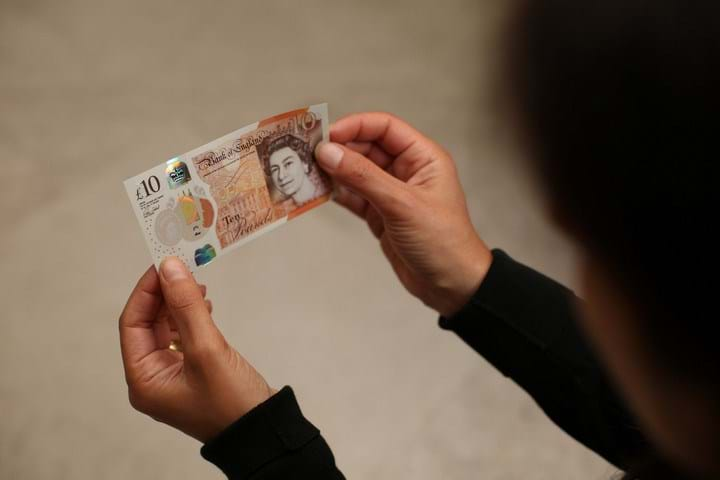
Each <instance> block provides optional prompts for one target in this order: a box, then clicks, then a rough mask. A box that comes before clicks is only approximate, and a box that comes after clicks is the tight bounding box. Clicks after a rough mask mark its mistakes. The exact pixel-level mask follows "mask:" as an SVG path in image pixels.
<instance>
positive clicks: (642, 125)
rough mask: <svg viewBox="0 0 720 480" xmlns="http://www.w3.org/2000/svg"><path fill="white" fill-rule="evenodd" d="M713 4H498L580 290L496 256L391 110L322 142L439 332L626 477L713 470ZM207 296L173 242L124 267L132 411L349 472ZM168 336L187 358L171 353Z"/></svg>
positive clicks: (244, 466)
mask: <svg viewBox="0 0 720 480" xmlns="http://www.w3.org/2000/svg"><path fill="white" fill-rule="evenodd" d="M717 9H718V7H717V6H716V3H713V2H687V1H685V0H666V1H662V2H657V1H653V2H650V1H646V0H605V1H604V2H582V1H578V0H526V1H523V2H520V3H519V6H518V11H517V13H515V14H514V15H513V17H512V18H513V22H512V25H513V26H512V28H511V29H510V30H509V31H510V32H511V35H510V37H509V38H510V40H509V43H508V54H507V58H508V62H507V65H506V71H507V74H506V75H507V80H508V81H507V82H506V84H507V85H508V89H509V93H508V98H509V99H510V104H509V106H510V107H511V109H512V111H513V112H515V115H514V117H515V118H516V120H517V124H518V126H519V131H520V132H521V133H522V134H523V138H524V140H525V145H526V148H527V151H528V158H529V159H530V160H531V162H530V165H531V168H533V169H534V171H535V172H536V174H537V176H538V178H539V180H540V182H541V184H542V185H543V186H544V191H545V197H546V199H547V210H548V212H549V213H550V216H551V218H552V219H554V221H555V222H556V223H557V225H559V226H560V228H561V229H563V231H565V232H566V233H567V235H568V236H569V237H570V238H571V239H573V240H574V241H575V243H576V244H577V245H578V247H579V253H580V262H579V267H580V272H581V277H582V294H583V297H584V299H583V300H579V299H578V298H577V297H576V296H575V295H574V294H573V293H572V292H570V291H569V290H568V289H566V288H565V287H563V286H561V285H559V284H558V283H556V282H554V281H552V280H551V279H549V278H547V277H545V276H543V275H542V274H540V273H538V272H536V271H534V270H532V269H530V268H528V267H526V266H524V265H522V264H520V263H518V262H516V261H515V260H513V259H512V258H511V257H510V256H509V255H508V254H506V253H505V252H503V251H501V250H497V249H495V250H490V249H489V248H488V247H487V246H486V245H485V243H484V242H483V241H482V240H481V238H480V237H479V236H478V234H477V232H476V231H475V229H474V228H473V226H472V224H471V222H470V219H469V215H468V210H467V206H466V201H465V197H464V195H463V192H462V188H461V186H460V182H459V180H458V174H457V171H456V167H455V165H454V163H453V160H452V158H451V157H450V155H449V154H448V153H447V152H446V151H445V150H444V149H443V148H442V147H441V146H439V145H438V144H437V143H435V142H434V141H432V140H430V139H428V138H427V137H425V136H424V135H422V134H421V133H420V132H418V131H417V130H416V129H414V128H413V127H411V126H410V125H408V124H407V123H405V122H404V121H402V120H400V119H398V118H396V117H394V116H392V115H389V114H385V113H362V114H354V115H350V116H348V117H345V118H343V119H340V120H338V121H337V122H336V123H335V124H334V125H333V126H332V128H331V131H330V140H331V142H330V143H324V144H320V145H319V146H318V147H317V149H316V157H317V160H318V162H319V164H320V165H321V167H322V168H323V169H324V170H325V172H327V173H328V174H329V175H330V176H331V177H332V178H333V179H334V181H335V182H336V184H337V185H338V194H337V198H336V200H337V202H338V203H340V204H341V205H343V206H345V207H346V208H347V209H348V210H350V211H351V212H353V213H354V214H356V215H357V216H358V217H360V219H361V220H363V221H365V222H367V224H368V227H369V229H370V231H371V232H372V233H373V234H374V235H375V236H376V237H377V239H378V242H379V245H380V248H381V250H382V252H383V253H384V254H385V256H386V257H387V259H388V262H389V263H390V265H391V266H392V268H393V269H394V271H395V273H396V274H397V277H398V279H399V280H400V282H402V284H403V285H404V286H405V287H406V288H407V290H408V291H410V292H411V293H412V294H413V295H414V296H415V297H417V298H418V299H420V300H421V301H423V302H424V303H425V304H427V305H428V306H430V307H431V308H433V309H434V310H436V311H437V312H438V313H439V314H440V326H441V327H442V328H445V329H448V330H451V331H453V332H455V333H456V334H457V335H458V336H460V338H462V339H463V340H464V341H465V342H466V343H467V344H468V345H469V346H470V347H472V348H473V349H475V350H476V351H477V352H478V353H480V354H481V355H483V356H484V357H485V358H486V359H488V360H489V361H490V362H491V363H492V364H493V365H495V366H496V367H497V368H498V369H499V370H500V371H501V372H503V373H504V374H505V375H507V376H508V377H510V378H512V379H513V380H514V381H515V382H517V383H518V384H519V385H520V386H521V387H522V388H524V389H525V390H526V391H527V392H528V393H530V395H532V396H533V398H534V399H535V400H536V402H537V403H538V404H539V405H540V407H541V408H542V409H543V410H544V411H545V412H546V413H547V415H548V416H549V417H550V418H551V419H552V420H553V421H554V422H555V423H556V424H557V425H559V426H560V427H561V428H562V429H564V430H565V431H566V432H567V433H568V434H570V435H571V436H573V437H574V438H575V439H577V440H578V441H580V442H582V443H583V444H585V445H586V446H588V447H589V448H591V449H592V450H594V451H595V452H597V453H598V454H600V455H601V456H603V457H604V458H606V459H607V460H608V461H609V462H611V463H612V464H614V465H616V466H617V467H619V468H621V469H623V470H625V471H626V478H642V479H650V478H651V479H653V480H656V479H665V478H673V479H696V480H697V479H705V478H718V476H720V382H718V375H717V365H718V357H719V355H720V353H718V348H717V346H716V344H715V340H714V335H713V333H714V320H715V312H714V293H715V291H716V284H717V282H716V280H714V279H713V278H710V279H708V278H707V275H704V273H705V272H707V273H709V274H710V275H712V274H713V273H714V267H715V266H716V265H717V254H716V253H715V251H716V244H717V240H718V238H717V233H716V231H715V229H714V225H713V223H714V222H713V221H712V219H713V218H715V217H716V213H715V212H714V208H715V205H716V202H715V201H714V199H715V198H716V195H717V194H716V193H715V192H716V187H715V184H714V178H712V176H711V175H710V174H709V172H710V169H709V166H710V162H711V161H712V151H714V148H713V147H714V146H715V144H716V132H715V131H714V130H715V126H714V121H713V120H714V115H715V112H716V111H718V108H719V107H720V93H718V89H717V85H718V84H719V83H718V80H720V78H718V77H720V68H719V67H720V65H719V62H720V55H719V54H720V51H719V48H718V45H720V44H719V43H718V42H717V40H716V36H717V32H718V31H720V29H719V27H720V25H719V23H720V15H718V13H719V12H717ZM203 297H204V289H203V287H201V286H198V285H197V284H196V283H195V281H194V280H193V278H192V277H191V276H190V275H189V273H188V272H187V271H186V270H185V269H184V267H183V266H182V264H181V262H179V261H177V260H176V259H173V258H168V259H166V260H165V261H164V262H163V263H162V265H161V268H160V271H159V273H156V272H155V270H154V269H152V268H151V269H149V270H148V271H147V272H146V273H145V275H143V277H142V278H141V279H140V281H139V282H138V284H137V286H136V288H135V290H134V291H133V293H132V294H131V295H130V298H129V300H128V303H127V305H126V307H125V310H124V312H123V314H122V315H121V319H120V337H121V345H122V353H123V360H124V366H125V372H126V378H127V382H128V385H129V395H130V402H131V403H132V405H133V406H134V407H135V408H136V409H138V410H139V411H141V412H144V413H146V414H148V415H150V416H152V417H154V418H156V419H158V420H160V421H163V422H165V423H167V424H169V425H172V426H174V427H175V428H178V429H179V430H181V431H183V432H185V433H187V434H189V435H191V436H193V437H195V438H197V439H198V440H200V441H201V442H204V446H203V447H202V449H201V453H202V455H203V456H204V457H205V458H206V459H208V460H210V461H211V462H213V463H215V464H216V465H217V466H218V467H219V468H220V469H222V470H223V472H225V474H226V475H227V476H228V477H229V478H231V479H245V478H252V479H276V478H277V479H279V478H314V479H339V478H344V477H343V475H342V473H341V472H340V470H339V469H338V467H337V466H336V465H335V461H334V457H333V455H332V451H331V450H330V447H329V446H328V445H327V443H326V442H325V441H324V439H323V438H322V436H321V435H320V433H319V431H318V429H317V428H316V427H315V426H314V425H313V424H312V423H310V422H309V421H308V420H307V419H306V418H305V417H304V416H303V415H302V413H301V410H300V408H299V406H298V403H297V401H296V399H295V397H294V394H293V392H292V390H291V388H290V387H284V388H282V389H281V390H280V391H275V390H273V389H272V388H271V387H270V386H268V384H267V383H266V382H265V380H264V379H263V377H262V376H261V375H260V374H259V373H258V372H257V371H255V370H254V369H253V367H252V366H250V365H249V364H248V363H247V362H246V361H245V360H244V359H243V358H242V356H241V355H240V354H239V353H238V352H237V351H235V350H234V349H233V348H232V347H230V346H229V345H228V344H227V342H226V341H225V339H224V337H223V336H222V334H221V332H220V331H219V330H218V329H217V327H216V326H215V324H214V323H213V321H212V317H211V309H210V308H208V306H207V304H206V303H205V301H204V299H203ZM172 324H176V329H175V328H174V327H173V328H171V327H170V326H169V325H172ZM175 330H176V331H177V333H173V332H174V331H175ZM172 335H179V337H180V339H181V340H182V345H183V348H184V352H182V353H179V352H175V351H172V350H170V349H168V348H166V347H167V346H168V345H169V342H170V341H171V337H172ZM449 407H450V408H451V406H449Z"/></svg>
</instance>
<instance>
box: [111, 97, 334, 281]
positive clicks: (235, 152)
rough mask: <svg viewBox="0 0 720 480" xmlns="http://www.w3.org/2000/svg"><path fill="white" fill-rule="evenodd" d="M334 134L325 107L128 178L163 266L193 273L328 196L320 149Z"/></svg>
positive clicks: (278, 118) (280, 118) (245, 131)
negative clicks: (178, 262)
mask: <svg viewBox="0 0 720 480" xmlns="http://www.w3.org/2000/svg"><path fill="white" fill-rule="evenodd" d="M327 139H328V112H327V104H320V105H312V106H310V107H306V108H301V109H297V110H292V111H290V112H287V113H283V114H280V115H275V116H273V117H270V118H267V119H265V120H262V121H260V122H257V123H255V124H253V125H248V126H247V127H244V128H241V129H239V130H236V131H235V132H232V133H230V134H228V135H225V136H223V137H221V138H219V139H217V140H214V141H212V142H210V143H208V144H207V145H203V146H202V147H199V148H196V149H195V150H192V151H190V152H188V153H185V154H183V155H180V156H178V157H175V158H172V159H170V160H168V161H167V162H164V163H162V164H161V165H158V166H157V167H155V168H152V169H150V170H148V171H146V172H144V173H142V174H140V175H136V176H135V177H132V178H129V179H128V180H126V181H125V189H126V191H127V194H128V197H129V198H130V202H131V203H132V206H133V210H134V212H135V215H136V217H137V219H138V222H139V223H140V227H141V229H142V231H143V234H144V236H145V240H146V241H147V244H148V247H149V248H150V252H151V254H152V256H153V260H154V262H155V264H156V265H159V264H160V262H161V261H162V259H163V258H164V257H166V256H170V255H174V256H177V257H179V258H181V259H182V260H183V261H184V262H185V263H186V265H188V267H189V268H190V269H191V270H196V269H197V268H198V267H201V266H203V265H207V264H208V263H210V262H211V261H212V260H214V259H215V258H216V257H218V256H219V255H222V254H224V253H226V252H228V251H230V250H232V249H233V248H236V247H238V246H240V245H242V244H244V243H246V242H248V241H250V240H251V239H253V238H256V237H257V236H259V235H262V234H264V233H266V232H268V231H270V230H272V229H274V228H275V227H278V226H280V225H282V224H283V223H285V222H287V221H288V220H290V219H292V218H294V217H296V216H298V215H300V214H301V213H303V212H306V211H308V210H310V209H312V208H314V207H316V206H318V205H320V204H322V203H324V202H325V201H327V200H328V198H329V197H330V194H331V191H332V185H331V183H330V180H329V179H328V177H327V175H325V173H324V172H323V171H322V170H321V169H320V168H319V167H318V166H317V164H316V162H315V158H314V154H313V152H314V150H315V146H316V145H317V144H318V142H320V141H322V140H327Z"/></svg>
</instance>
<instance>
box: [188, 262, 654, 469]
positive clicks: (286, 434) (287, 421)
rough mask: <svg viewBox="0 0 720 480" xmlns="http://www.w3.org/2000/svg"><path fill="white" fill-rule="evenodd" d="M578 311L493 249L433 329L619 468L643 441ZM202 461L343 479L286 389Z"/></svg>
mask: <svg viewBox="0 0 720 480" xmlns="http://www.w3.org/2000/svg"><path fill="white" fill-rule="evenodd" d="M577 303H578V300H577V298H576V297H575V296H574V295H573V293H572V292H571V291H569V290H568V289H566V288H565V287H563V286H561V285H559V284H558V283H556V282H554V281H553V280H551V279H549V278H547V277H545V276H543V275H542V274H540V273H538V272H536V271H534V270H532V269H530V268H528V267H526V266H524V265H521V264H519V263H517V262H515V261H514V260H512V259H511V258H510V257H509V256H508V255H507V254H505V253H504V252H502V251H500V250H494V251H493V263H492V265H491V267H490V270H489V271H488V273H487V276H486V277H485V280H484V281H483V283H482V285H481V286H480V288H479V290H478V291H477V293H476V294H475V295H474V296H473V298H472V299H471V300H470V302H469V303H468V304H467V305H466V306H465V307H464V308H463V309H462V310H461V311H460V312H459V313H457V314H456V315H454V316H453V317H452V318H440V326H441V327H442V328H444V329H447V330H452V331H454V332H455V333H456V334H457V335H459V336H460V338H462V339H463V340H464V341H465V342H466V343H467V344H468V345H469V346H470V347H472V348H473V349H475V350H476V351H477V352H478V353H479V354H480V355H482V356H483V357H485V358H486V359H487V360H488V361H489V362H491V363H492V364H493V365H494V366H495V367H496V368H497V369H498V370H500V371H501V372H502V373H503V374H504V375H506V376H507V377H510V378H511V379H513V380H514V381H515V382H516V383H517V384H518V385H520V386H521V387H522V388H524V389H525V390H526V391H527V392H528V393H529V394H530V395H531V396H532V397H533V398H534V399H535V401H536V402H537V403H538V405H540V407H541V408H542V409H543V410H544V411H545V413H546V414H547V415H548V416H549V417H550V418H551V419H552V420H553V421H554V422H555V423H556V424H557V425H558V426H560V427H561V428H562V429H563V430H565V431H566V432H567V433H568V434H570V435H571V436H573V437H574V438H575V439H576V440H578V441H579V442H581V443H583V444H585V445H586V446H587V447H589V448H590V449H592V450H594V451H595V452H597V453H598V454H600V455H601V456H603V457H604V458H605V459H607V460H608V461H609V462H611V463H613V464H614V465H616V466H617V467H619V468H621V469H625V468H627V467H628V464H629V462H630V461H631V460H632V459H633V458H635V457H636V456H637V455H638V454H639V453H640V452H642V451H643V450H644V449H645V447H646V442H645V440H644V438H643V436H642V434H641V433H640V431H639V429H638V428H637V427H636V426H635V425H636V424H635V421H634V420H633V418H632V417H631V416H630V414H629V413H628V412H627V411H626V409H625V408H624V406H623V404H622V403H621V402H620V400H619V399H618V398H617V397H616V396H615V394H614V392H613V390H612V388H611V387H610V386H609V384H608V382H607V379H606V377H605V375H604V373H603V371H602V370H601V368H600V367H599V365H598V362H597V360H596V359H595V357H594V355H593V352H592V351H591V349H590V347H589V346H588V344H587V342H586V340H585V338H583V336H582V334H581V333H580V331H579V330H578V327H577V325H576V320H575V319H576V306H577V305H576V304H577ZM201 453H202V455H203V457H205V458H206V459H207V460H209V461H211V462H213V463H214V464H215V465H217V466H218V467H219V468H220V469H221V470H222V471H223V472H225V474H226V475H227V476H228V477H229V478H230V479H232V480H239V479H256V480H260V479H262V480H265V479H290V478H308V479H342V478H345V477H344V476H343V474H342V473H341V472H340V471H339V470H338V468H337V467H336V466H335V459H334V457H333V454H332V452H331V451H330V448H329V447H328V445H327V443H325V440H324V439H323V438H322V436H320V432H319V431H318V429H317V428H315V427H314V426H313V425H312V424H311V423H310V422H309V421H308V420H307V419H305V417H303V415H302V413H301V412H300V408H299V407H298V404H297V401H296V399H295V395H294V394H293V391H292V389H291V388H290V387H285V388H283V389H282V390H281V391H280V392H278V393H277V394H276V395H274V396H273V397H271V398H270V399H269V400H267V401H266V402H264V403H262V404H261V405H259V406H257V407H256V408H255V409H253V410H252V411H250V412H249V413H248V414H247V415H245V416H244V417H242V418H240V419H239V420H238V421H237V422H235V423H234V424H233V425H231V426H230V427H228V428H227V429H226V430H225V431H224V432H222V433H221V434H220V435H219V436H218V437H217V438H215V439H213V440H212V441H210V442H208V443H207V444H206V445H204V446H203V447H202V450H201Z"/></svg>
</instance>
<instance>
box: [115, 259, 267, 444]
mask: <svg viewBox="0 0 720 480" xmlns="http://www.w3.org/2000/svg"><path fill="white" fill-rule="evenodd" d="M204 296H205V288H204V287H202V286H200V285H198V284H197V283H196V282H195V279H194V278H193V277H192V275H191V274H190V272H189V271H188V270H187V269H186V268H185V265H184V264H183V263H182V262H181V261H180V260H178V259H177V258H174V257H170V258H167V259H165V260H164V261H163V263H162V265H161V267H160V273H159V274H158V273H157V272H156V271H155V267H150V268H149V269H148V270H147V272H145V274H144V275H143V276H142V278H140V281H139V282H138V283H137V286H136V287H135V290H133V292H132V294H131V295H130V298H129V299H128V302H127V305H126V306H125V309H124V310H123V313H122V315H121V316H120V347H121V350H122V357H123V364H124V366H125V378H126V381H127V384H128V393H129V397H130V403H131V404H132V406H133V407H134V408H135V409H137V410H139V411H141V412H143V413H146V414H148V415H150V416H151V417H153V418H154V419H156V420H158V421H161V422H163V423H167V424H168V425H170V426H172V427H175V428H177V429H178V430H181V431H182V432H185V433H186V434H188V435H190V436H192V437H194V438H196V439H198V440H200V441H201V442H207V441H208V440H210V439H212V438H213V437H215V436H216V435H218V434H219V433H220V432H221V431H222V430H224V429H225V428H226V427H228V426H229V425H230V424H232V423H233V422H235V420H237V419H238V418H240V417H242V416H243V415H245V414H246V413H247V412H249V411H250V410H252V409H253V408H254V407H255V406H257V405H259V404H260V403H262V402H264V401H265V400H267V399H268V398H270V396H271V395H273V393H274V391H273V390H272V389H271V388H270V387H269V386H268V384H267V383H266V382H265V379H264V378H263V377H262V376H260V374H259V373H258V372H257V371H256V370H255V369H254V368H253V367H252V366H251V365H250V364H249V363H248V362H247V361H246V360H245V359H244V358H243V357H242V356H241V355H240V354H239V353H238V352H237V351H236V350H235V349H234V348H232V347H230V345H228V343H227V342H226V341H225V338H224V337H223V335H222V333H221V332H220V331H219V330H218V328H217V327H216V326H215V323H214V322H213V320H212V317H211V316H210V313H211V310H212V304H210V303H209V302H208V301H206V300H205V298H204ZM178 339H179V340H180V342H181V345H182V350H183V351H182V352H179V351H174V350H171V349H170V348H169V346H170V343H171V341H172V340H178Z"/></svg>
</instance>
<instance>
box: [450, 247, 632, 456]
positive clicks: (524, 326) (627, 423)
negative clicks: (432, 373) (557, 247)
mask: <svg viewBox="0 0 720 480" xmlns="http://www.w3.org/2000/svg"><path fill="white" fill-rule="evenodd" d="M493 257H494V258H493V263H492V265H491V267H490V270H489V271H488V273H487V275H486V277H485V279H484V281H483V283H482V285H481V286H480V288H479V289H478V291H477V292H476V294H475V295H474V296H473V297H472V299H471V300H470V302H469V303H468V304H467V305H466V306H465V307H464V308H463V309H462V310H461V311H460V312H458V314H456V315H454V316H453V317H452V318H441V320H440V325H441V327H443V328H446V329H449V330H452V331H454V332H455V333H457V334H458V335H459V336H460V337H461V338H462V339H463V340H464V341H465V342H466V343H467V344H468V345H470V346H471V347H472V348H473V349H475V350H476V351H477V352H478V353H480V354H481V355H482V356H483V357H485V358H486V359H487V360H488V361H489V362H490V363H492V364H493V365H494V366H495V367H496V368H497V369H498V370H500V371H501V372H502V373H503V374H504V375H506V376H508V377H510V378H512V379H513V380H514V381H515V382H516V383H517V384H518V385H520V386H521V387H522V388H523V389H525V390H526V391H527V392H528V393H529V394H530V395H531V396H532V397H533V398H534V399H535V401H536V402H537V403H538V405H539V406H540V407H541V408H542V409H543V410H544V411H545V412H546V414H547V415H548V416H549V417H550V418H551V419H552V420H553V421H554V422H555V423H556V424H557V425H558V426H560V427H561V428H563V429H564V430H565V431H566V432H567V433H569V434H570V435H571V436H573V437H574V438H575V439H577V440H578V441H580V442H581V443H583V444H585V445H586V446H588V447H589V448H591V449H592V450H594V451H596V452H597V453H598V454H600V455H602V456H603V457H605V458H606V459H607V460H608V461H610V462H612V463H614V464H615V465H618V466H620V467H624V466H625V465H626V462H627V461H628V460H629V458H631V457H632V455H633V454H634V453H636V452H637V451H638V450H639V449H641V448H642V447H643V446H644V443H645V442H644V438H643V437H642V435H641V434H640V432H639V430H637V428H636V427H634V423H635V422H634V419H633V418H632V417H631V416H630V415H629V414H628V413H627V411H626V409H625V408H624V405H623V404H622V402H621V401H620V400H619V399H618V398H617V397H616V395H615V393H614V392H613V390H612V388H611V387H610V385H609V384H608V382H607V379H606V377H605V375H604V372H603V370H602V368H601V367H600V366H599V364H598V362H597V360H596V358H595V355H594V353H593V352H592V350H591V348H590V346H589V345H588V342H587V341H586V339H585V338H584V336H583V334H582V333H581V331H580V330H579V328H578V325H577V316H578V314H577V310H578V302H579V300H578V299H577V298H576V297H575V296H574V295H573V293H572V292H571V291H570V290H568V289H566V288H565V287H563V286H562V285H560V284H558V283H556V282H554V281H553V280H551V279H549V278H547V277H545V276H543V275H541V274H540V273H538V272H536V271H534V270H532V269H530V268H528V267H525V266H524V265H521V264H519V263H517V262H515V261H514V260H512V259H511V258H510V257H509V256H507V255H506V254H505V253H504V252H502V251H499V250H495V251H493Z"/></svg>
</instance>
